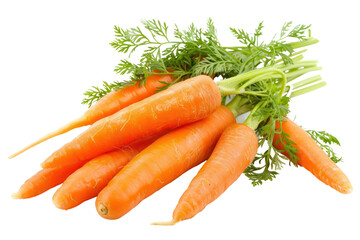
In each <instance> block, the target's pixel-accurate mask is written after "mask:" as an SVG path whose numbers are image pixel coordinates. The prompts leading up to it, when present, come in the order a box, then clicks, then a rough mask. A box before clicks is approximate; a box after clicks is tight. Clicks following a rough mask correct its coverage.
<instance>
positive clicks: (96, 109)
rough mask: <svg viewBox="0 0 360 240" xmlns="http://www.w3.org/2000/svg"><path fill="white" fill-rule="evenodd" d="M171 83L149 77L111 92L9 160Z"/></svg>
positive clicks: (152, 76) (93, 121)
mask: <svg viewBox="0 0 360 240" xmlns="http://www.w3.org/2000/svg"><path fill="white" fill-rule="evenodd" d="M171 81H172V78H171V76H170V75H151V76H150V77H148V78H147V79H146V84H145V85H141V86H139V83H138V84H136V85H134V86H129V87H126V88H124V89H122V90H119V91H112V92H110V93H108V94H107V95H105V96H104V97H102V98H101V99H100V100H99V101H98V102H97V103H96V104H94V105H93V106H92V107H91V108H90V109H89V110H87V111H86V112H85V113H84V114H83V115H82V116H81V117H79V118H77V119H75V120H73V121H71V122H69V123H68V124H66V125H64V126H62V127H61V128H59V129H57V130H55V131H53V132H51V133H49V134H47V135H45V136H43V137H41V138H40V139H38V140H37V141H35V142H33V143H31V144H29V145H28V146H26V147H24V148H23V149H21V150H19V151H17V152H16V153H14V154H13V155H11V156H10V157H9V158H13V157H16V156H17V155H19V154H21V153H23V152H25V151H26V150H28V149H30V148H32V147H34V146H36V145H38V144H40V143H42V142H44V141H46V140H48V139H50V138H53V137H55V136H58V135H60V134H63V133H66V132H68V131H70V130H72V129H74V128H78V127H83V126H87V125H91V124H93V123H95V122H96V121H98V120H99V119H102V118H104V117H107V116H110V115H112V114H114V113H116V112H117V111H119V110H121V109H123V108H125V107H127V106H129V105H131V104H133V103H135V102H138V101H140V100H142V99H145V98H147V97H149V96H151V95H153V94H154V93H155V91H156V90H157V89H158V88H159V87H162V86H164V83H162V82H166V83H169V82H171Z"/></svg>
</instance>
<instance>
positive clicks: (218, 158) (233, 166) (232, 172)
mask: <svg viewBox="0 0 360 240" xmlns="http://www.w3.org/2000/svg"><path fill="white" fill-rule="evenodd" d="M257 148H258V140H257V137H256V134H255V132H254V130H252V129H251V128H250V127H248V126H246V125H244V124H241V123H234V124H231V125H230V126H228V127H227V128H226V129H225V130H224V132H223V133H222V135H221V137H220V139H219V141H218V143H217V144H216V146H215V149H214V151H213V153H212V154H211V156H210V158H209V159H208V160H207V161H206V162H205V163H204V165H203V166H202V167H201V169H200V170H199V172H198V173H197V175H196V176H195V177H194V178H193V180H192V181H191V183H190V185H189V187H188V188H187V189H186V191H185V192H184V193H183V195H182V196H181V198H180V200H179V203H178V204H177V206H176V208H175V210H174V212H173V219H172V220H171V221H170V222H157V223H153V224H154V225H174V224H175V223H177V222H179V221H182V220H186V219H190V218H192V217H194V216H195V215H196V214H197V213H199V212H200V211H202V210H203V209H204V208H205V207H206V206H207V205H208V204H209V203H211V202H213V201H214V200H215V199H217V198H218V197H219V196H220V195H221V194H222V193H223V192H224V191H225V190H226V189H227V188H228V187H229V186H230V185H231V184H233V183H234V182H235V181H236V180H237V179H238V178H239V177H240V175H241V173H242V172H244V170H245V169H246V168H247V166H248V165H249V164H250V163H251V162H252V160H253V159H254V157H255V155H256V152H257Z"/></svg>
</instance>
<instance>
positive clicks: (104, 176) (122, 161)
mask: <svg viewBox="0 0 360 240" xmlns="http://www.w3.org/2000/svg"><path fill="white" fill-rule="evenodd" d="M155 140H156V137H151V138H149V139H145V140H144V141H139V142H136V143H133V144H130V145H127V146H123V147H121V148H120V149H118V150H115V151H113V152H110V153H105V154H103V155H100V156H98V157H96V158H94V159H92V160H90V161H89V162H87V163H85V165H84V166H82V167H81V168H79V169H78V170H76V171H75V172H74V173H73V174H71V175H70V176H69V177H68V178H67V179H66V180H65V181H64V183H63V184H62V185H61V187H60V188H59V189H58V190H57V191H56V192H55V194H54V196H53V203H54V204H55V206H56V207H57V208H60V209H64V210H68V209H70V208H74V207H76V206H78V205H79V204H81V203H83V202H84V201H86V200H89V199H91V198H93V197H96V196H97V195H98V193H99V192H100V191H101V190H102V189H103V188H104V187H105V186H106V185H107V184H108V183H109V181H110V180H111V179H112V178H113V177H114V176H115V175H116V174H117V173H118V172H119V171H120V170H121V169H122V168H123V167H124V166H125V165H126V164H127V163H128V162H129V161H130V160H131V159H132V158H133V157H134V156H135V155H136V154H138V153H139V152H140V151H141V150H143V149H144V148H145V147H147V146H148V145H150V144H151V143H152V142H154V141H155Z"/></svg>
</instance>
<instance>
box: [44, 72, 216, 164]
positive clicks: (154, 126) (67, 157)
mask: <svg viewBox="0 0 360 240" xmlns="http://www.w3.org/2000/svg"><path fill="white" fill-rule="evenodd" d="M220 104H221V95H220V91H219V89H218V87H217V85H216V83H215V82H214V81H213V80H212V79H211V78H210V77H208V76H204V75H200V76H197V77H194V78H191V79H188V80H185V81H183V82H180V83H177V84H175V85H173V86H171V87H169V88H168V89H166V90H164V91H162V92H159V93H157V94H155V95H152V96H150V97H148V98H147V99H144V100H142V101H140V102H137V103H134V104H132V105H130V106H128V107H127V108H124V109H122V110H120V111H119V112H117V113H115V114H113V115H111V116H109V117H106V118H103V119H101V120H99V121H97V122H96V123H94V124H93V125H92V126H91V127H90V128H89V129H87V130H86V131H85V132H83V133H82V134H81V135H79V136H78V137H77V138H75V139H74V140H72V141H71V142H69V143H67V144H65V145H64V146H63V147H62V148H60V149H59V150H57V151H55V152H54V153H53V154H52V155H51V156H50V157H49V158H47V159H46V160H45V162H43V163H42V167H44V168H48V167H56V166H64V165H68V164H74V163H76V162H79V161H84V160H90V159H92V158H94V157H96V156H98V155H100V154H103V153H106V152H109V151H112V150H114V147H115V146H116V147H120V146H122V145H126V144H129V143H131V142H133V141H134V140H136V139H141V138H143V137H146V136H151V135H155V134H157V133H160V132H162V131H165V130H169V129H174V128H176V127H179V126H182V125H184V124H188V123H191V122H195V121H197V120H200V119H203V118H205V117H207V116H209V115H210V114H211V113H212V112H213V111H215V109H216V108H217V107H219V106H220Z"/></svg>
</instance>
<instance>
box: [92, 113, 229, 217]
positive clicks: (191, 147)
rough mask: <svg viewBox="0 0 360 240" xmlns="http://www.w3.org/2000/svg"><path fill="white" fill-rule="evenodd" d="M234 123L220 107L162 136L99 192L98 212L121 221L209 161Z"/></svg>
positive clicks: (97, 200)
mask: <svg viewBox="0 0 360 240" xmlns="http://www.w3.org/2000/svg"><path fill="white" fill-rule="evenodd" d="M234 122H235V118H234V115H233V114H232V112H231V111H230V110H229V109H228V108H226V107H224V106H221V107H219V108H218V109H217V110H216V111H215V112H213V113H212V114H211V115H210V116H209V117H207V118H205V119H202V120H200V121H197V122H195V123H192V124H188V125H185V126H183V127H180V128H178V129H175V130H174V131H172V132H170V133H168V134H166V135H164V136H162V137H160V138H159V139H158V140H156V141H155V142H154V143H153V144H151V145H150V146H149V147H147V148H145V149H144V150H143V151H142V152H140V153H139V154H138V155H137V156H136V157H135V158H134V159H132V160H131V161H130V162H129V163H128V164H127V165H126V166H125V167H124V168H123V169H122V170H121V171H120V172H119V173H118V174H117V175H116V176H115V177H114V178H113V179H112V180H111V181H110V182H109V184H108V185H107V186H106V187H105V188H104V189H103V190H102V191H101V192H100V193H99V195H98V197H97V199H96V209H97V211H98V213H99V214H100V215H101V216H102V217H104V218H107V219H116V218H120V217H121V216H123V215H124V214H126V213H127V212H129V211H130V210H131V209H133V208H134V207H135V206H136V205H138V204H139V203H140V202H141V201H142V200H144V199H145V198H147V197H148V196H150V195H151V194H153V193H154V192H156V191H157V190H159V189H161V188H162V187H164V186H165V185H167V184H168V183H170V182H172V181H173V180H175V179H176V178H177V177H179V176H180V175H181V174H183V173H184V172H186V171H187V170H189V169H191V168H192V167H194V166H196V165H198V164H200V163H201V162H203V161H204V160H205V159H207V158H208V157H209V156H210V154H211V152H212V150H213V148H214V147H215V144H216V142H217V140H218V139H219V137H220V135H221V133H222V132H223V131H224V129H225V128H226V127H227V126H228V125H230V124H232V123H234Z"/></svg>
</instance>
